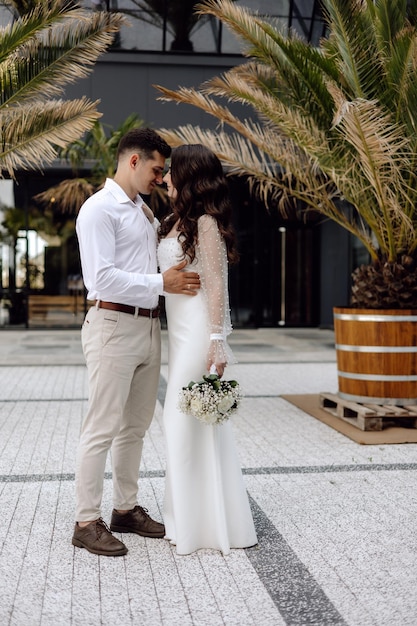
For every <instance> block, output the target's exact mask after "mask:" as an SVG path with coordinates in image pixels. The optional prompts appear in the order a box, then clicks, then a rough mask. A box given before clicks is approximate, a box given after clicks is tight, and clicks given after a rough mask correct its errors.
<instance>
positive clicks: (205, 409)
mask: <svg viewBox="0 0 417 626" xmlns="http://www.w3.org/2000/svg"><path fill="white" fill-rule="evenodd" d="M241 397H242V396H241V394H240V388H239V383H238V382H236V381H235V380H221V379H220V378H219V376H218V375H217V374H210V375H208V376H203V380H200V381H199V382H197V383H196V382H194V381H193V380H192V381H191V382H189V383H188V385H187V387H183V388H182V390H181V391H180V397H179V403H178V408H179V409H180V411H182V412H183V413H185V414H186V415H192V416H193V417H195V418H197V419H198V420H200V421H201V422H204V423H205V424H221V423H222V422H225V421H226V420H228V419H229V417H230V415H231V414H232V413H234V412H235V411H236V409H237V407H238V405H239V403H240V400H241Z"/></svg>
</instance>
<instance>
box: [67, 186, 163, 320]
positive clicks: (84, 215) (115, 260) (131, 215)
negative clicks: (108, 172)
mask: <svg viewBox="0 0 417 626" xmlns="http://www.w3.org/2000/svg"><path fill="white" fill-rule="evenodd" d="M142 205H143V200H142V198H141V197H140V196H139V195H138V196H136V198H135V201H133V200H131V199H130V198H129V197H128V196H127V194H126V193H125V192H124V191H123V189H122V188H121V187H120V186H119V185H118V184H117V183H116V182H115V181H114V180H112V179H111V178H108V179H107V180H106V182H105V185H104V187H103V188H102V189H100V191H97V192H96V193H95V194H93V195H92V196H91V197H90V198H88V199H87V200H86V201H85V202H84V204H83V205H82V207H81V209H80V212H79V214H78V217H77V223H76V232H77V236H78V242H79V247H80V256H81V267H82V274H83V280H84V284H85V286H86V288H87V290H88V294H87V298H88V300H103V301H107V302H117V303H120V304H130V305H132V306H139V307H143V308H146V309H153V308H155V307H156V306H157V305H158V296H159V295H162V292H163V279H162V275H161V274H158V266H157V260H156V243H157V241H156V240H157V235H156V228H157V225H158V221H157V220H155V222H154V224H151V223H150V222H149V220H148V219H147V217H146V216H145V214H144V212H143V210H142Z"/></svg>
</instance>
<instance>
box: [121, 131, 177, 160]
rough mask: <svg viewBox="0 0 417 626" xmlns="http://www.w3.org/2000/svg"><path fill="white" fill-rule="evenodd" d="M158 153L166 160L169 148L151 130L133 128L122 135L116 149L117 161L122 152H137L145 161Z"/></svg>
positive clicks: (169, 154)
mask: <svg viewBox="0 0 417 626" xmlns="http://www.w3.org/2000/svg"><path fill="white" fill-rule="evenodd" d="M155 150H156V151H157V152H159V154H162V156H164V157H165V158H166V159H168V158H169V157H170V156H171V148H170V146H169V145H168V144H167V142H166V141H165V140H164V139H162V137H160V136H159V135H158V133H156V132H155V131H154V130H153V129H152V128H133V129H132V130H129V131H128V132H127V133H126V135H123V137H122V138H121V140H120V142H119V146H118V148H117V159H119V156H120V155H121V154H123V153H124V152H128V151H129V152H130V151H137V152H139V154H140V155H141V157H142V158H144V159H145V160H148V159H151V158H152V155H153V153H154V152H155Z"/></svg>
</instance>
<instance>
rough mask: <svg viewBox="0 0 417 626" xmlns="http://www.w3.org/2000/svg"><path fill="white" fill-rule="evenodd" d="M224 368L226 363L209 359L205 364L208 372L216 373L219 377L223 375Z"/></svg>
mask: <svg viewBox="0 0 417 626" xmlns="http://www.w3.org/2000/svg"><path fill="white" fill-rule="evenodd" d="M225 369H226V363H214V362H213V361H209V362H208V364H207V370H208V371H209V372H210V374H217V375H218V376H219V378H221V377H222V376H223V374H224V370H225Z"/></svg>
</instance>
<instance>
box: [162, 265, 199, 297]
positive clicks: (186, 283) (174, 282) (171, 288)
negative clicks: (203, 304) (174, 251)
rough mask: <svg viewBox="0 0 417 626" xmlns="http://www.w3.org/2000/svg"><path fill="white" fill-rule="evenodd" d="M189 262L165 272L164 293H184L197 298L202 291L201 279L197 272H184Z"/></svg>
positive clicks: (163, 275) (163, 276)
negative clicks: (199, 291)
mask: <svg viewBox="0 0 417 626" xmlns="http://www.w3.org/2000/svg"><path fill="white" fill-rule="evenodd" d="M186 265H187V261H186V260H185V259H184V261H181V263H178V265H174V266H173V267H170V268H169V269H168V270H166V272H163V274H162V278H163V280H164V291H166V292H167V293H182V294H185V295H187V296H196V295H197V292H198V290H199V289H200V277H199V275H198V274H197V272H184V271H183V268H184V267H185V266H186Z"/></svg>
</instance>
